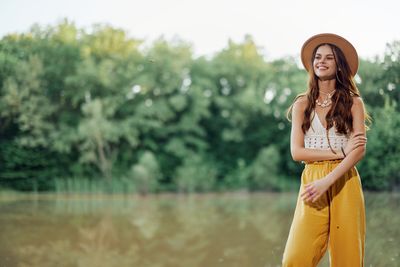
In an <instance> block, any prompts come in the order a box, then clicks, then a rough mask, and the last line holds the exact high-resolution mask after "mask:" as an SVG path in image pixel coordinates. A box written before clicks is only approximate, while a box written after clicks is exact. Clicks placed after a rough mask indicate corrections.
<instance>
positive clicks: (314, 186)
mask: <svg viewBox="0 0 400 267" xmlns="http://www.w3.org/2000/svg"><path fill="white" fill-rule="evenodd" d="M351 113H352V116H353V133H354V134H357V133H362V134H363V135H364V136H365V109H364V103H363V101H362V99H361V98H360V97H353V106H352V108H351ZM365 152H366V145H362V146H359V147H357V148H355V149H354V150H352V151H351V152H350V153H349V154H348V155H346V157H345V158H344V159H343V160H342V161H341V162H340V163H339V164H338V165H337V167H336V168H335V169H334V170H333V171H332V172H330V173H329V174H328V175H327V176H325V177H324V178H322V179H319V180H317V181H314V182H312V183H309V184H306V185H305V189H304V192H303V193H302V195H301V196H302V198H303V200H305V201H312V202H315V201H316V200H317V199H318V198H319V197H320V196H321V195H322V194H323V193H324V192H326V191H327V190H328V188H329V187H330V186H331V185H332V184H334V183H335V182H336V181H337V180H338V179H339V178H340V177H342V176H343V175H344V174H345V173H346V172H347V171H348V170H350V169H351V168H352V167H354V166H355V165H356V164H357V163H358V162H359V161H360V160H361V159H362V158H363V157H364V155H365Z"/></svg>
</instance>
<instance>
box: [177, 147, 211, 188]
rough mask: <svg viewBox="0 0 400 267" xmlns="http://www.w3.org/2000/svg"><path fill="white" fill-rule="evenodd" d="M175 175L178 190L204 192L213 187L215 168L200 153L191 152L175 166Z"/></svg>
mask: <svg viewBox="0 0 400 267" xmlns="http://www.w3.org/2000/svg"><path fill="white" fill-rule="evenodd" d="M175 177H176V178H175V180H174V182H175V185H176V187H177V189H178V190H179V192H187V193H190V192H204V191H210V190H212V189H213V188H214V187H215V185H216V178H217V170H216V168H215V166H214V164H213V163H212V162H210V161H208V160H206V159H205V158H204V157H202V156H201V155H198V154H192V155H190V156H188V157H186V158H185V159H184V161H183V164H182V166H180V167H178V168H177V171H176V176H175Z"/></svg>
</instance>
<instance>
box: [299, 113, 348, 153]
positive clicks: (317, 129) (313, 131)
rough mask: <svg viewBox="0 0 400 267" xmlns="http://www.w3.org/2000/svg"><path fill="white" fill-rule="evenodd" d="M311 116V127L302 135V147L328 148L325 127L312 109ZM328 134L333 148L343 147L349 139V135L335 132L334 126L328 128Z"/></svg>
mask: <svg viewBox="0 0 400 267" xmlns="http://www.w3.org/2000/svg"><path fill="white" fill-rule="evenodd" d="M311 116H312V117H313V118H312V121H311V127H310V128H309V129H308V131H307V132H306V134H305V135H304V147H305V148H312V149H323V150H326V149H330V148H329V144H328V139H327V137H326V129H325V128H324V126H323V125H322V123H321V121H320V120H319V118H318V115H317V114H316V113H315V111H314V112H313V114H311ZM328 136H329V142H330V144H331V146H332V148H333V149H335V150H336V149H340V147H345V146H346V144H347V141H348V140H349V136H346V135H344V134H339V133H336V128H335V127H332V128H330V129H329V132H328Z"/></svg>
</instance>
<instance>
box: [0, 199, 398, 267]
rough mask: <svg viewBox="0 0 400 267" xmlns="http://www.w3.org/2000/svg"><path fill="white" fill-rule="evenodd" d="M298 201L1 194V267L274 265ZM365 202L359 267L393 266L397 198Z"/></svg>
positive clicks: (395, 244)
mask: <svg viewBox="0 0 400 267" xmlns="http://www.w3.org/2000/svg"><path fill="white" fill-rule="evenodd" d="M296 197H297V195H296V194H294V193H284V194H272V193H265V194H245V193H243V194H225V195H213V194H206V195H190V196H177V195H160V196H150V197H140V196H135V197H132V196H129V197H127V196H82V195H78V196H49V195H48V196H18V197H16V196H10V197H4V196H3V197H1V198H0V214H1V215H0V266H7V267H10V266H18V267H24V266H30V267H34V266H41V267H46V266H79V267H80V266H96V267H102V266H107V267H112V266H118V267H121V266H152V267H153V266H154V267H158V266H159V267H167V266H168V267H169V266H171V267H177V266H185V267H191V266H207V267H208V266H210V267H213V266H227V267H228V266H229V267H235V266H238V267H239V266H240V267H243V266H250V267H253V266H256V267H257V266H260V267H267V266H280V260H281V256H282V252H283V248H284V245H285V244H284V243H285V241H286V237H287V234H288V231H289V227H290V223H291V219H292V216H293V211H294V204H295V201H296ZM365 199H366V205H367V219H368V222H367V245H366V250H367V253H366V266H398V265H399V262H400V256H399V247H400V241H399V238H400V230H399V227H398V225H399V223H400V215H399V214H400V212H399V211H400V208H399V207H400V205H399V204H400V195H399V194H389V195H388V194H371V193H368V194H367V193H366V194H365ZM327 261H328V258H327V256H326V257H325V258H324V260H323V262H322V263H321V265H320V266H328V265H327Z"/></svg>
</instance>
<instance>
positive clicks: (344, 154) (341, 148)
mask: <svg viewBox="0 0 400 267" xmlns="http://www.w3.org/2000/svg"><path fill="white" fill-rule="evenodd" d="M340 150H342V153H343V156H344V157H346V153H344V149H343V147H342V146H341V147H340Z"/></svg>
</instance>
